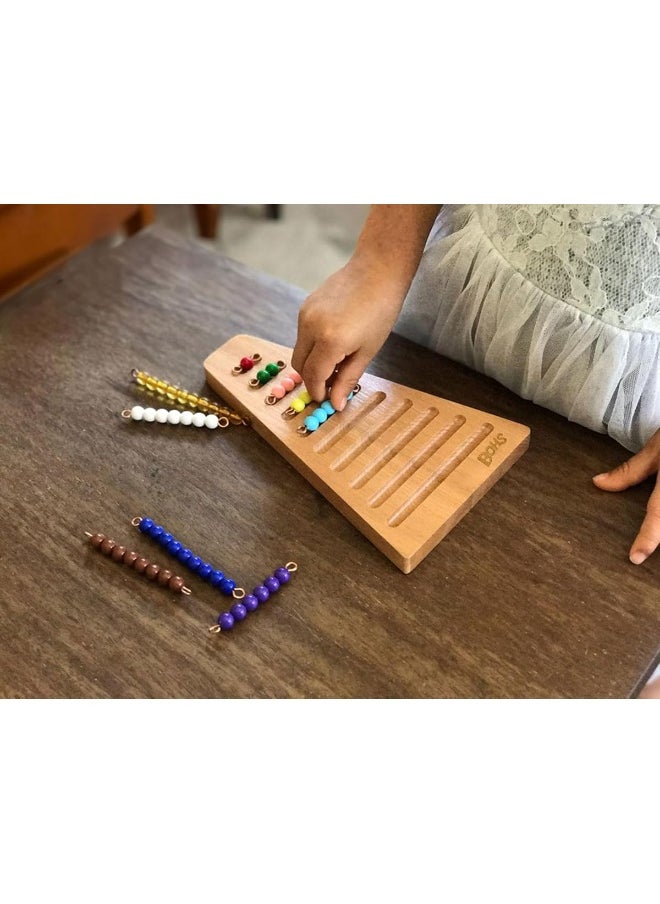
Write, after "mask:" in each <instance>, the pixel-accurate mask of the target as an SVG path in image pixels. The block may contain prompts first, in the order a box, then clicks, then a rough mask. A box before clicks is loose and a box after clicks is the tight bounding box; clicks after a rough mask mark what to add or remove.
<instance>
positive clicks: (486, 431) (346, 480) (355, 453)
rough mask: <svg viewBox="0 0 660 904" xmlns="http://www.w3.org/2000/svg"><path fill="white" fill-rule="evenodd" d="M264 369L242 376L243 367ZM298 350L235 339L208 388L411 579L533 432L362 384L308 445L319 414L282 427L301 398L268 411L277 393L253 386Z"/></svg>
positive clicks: (374, 380) (220, 353)
mask: <svg viewBox="0 0 660 904" xmlns="http://www.w3.org/2000/svg"><path fill="white" fill-rule="evenodd" d="M256 352H258V353H259V354H260V355H261V356H262V360H261V362H260V364H259V365H258V366H257V367H255V368H254V369H253V370H251V371H248V372H247V373H246V374H241V375H240V376H234V375H233V374H232V368H233V367H234V366H235V365H237V364H238V362H239V361H240V359H241V358H243V357H245V356H250V355H252V354H253V353H256ZM291 352H292V350H291V349H290V348H287V347H286V346H283V345H277V344H275V343H274V342H269V341H267V340H264V339H259V338H257V337H255V336H245V335H241V336H234V338H233V339H230V340H229V341H228V342H226V343H225V344H224V345H223V346H221V347H220V348H219V349H217V350H216V351H215V352H213V353H212V354H211V355H209V357H208V358H207V359H206V361H205V362H204V370H205V372H206V379H207V381H208V383H209V385H210V386H211V387H212V388H213V389H214V390H215V391H216V392H217V393H218V394H219V395H220V396H221V397H222V398H223V399H225V400H226V401H227V403H228V404H230V405H232V406H233V407H235V408H236V410H237V411H239V412H240V413H241V414H243V415H247V416H248V417H249V418H250V420H251V422H252V426H253V428H254V430H256V432H257V433H259V434H260V435H261V436H263V437H264V439H266V440H267V441H268V442H269V443H270V444H271V445H272V446H273V447H274V448H275V449H276V450H277V451H278V452H279V453H280V454H281V455H282V456H284V458H285V459H286V460H287V461H288V462H289V463H290V464H292V465H293V467H294V468H296V470H297V471H299V472H300V473H301V474H302V475H303V477H305V478H306V479H307V480H308V481H309V482H310V483H311V484H312V486H314V487H315V488H316V489H317V490H318V491H319V492H320V493H322V494H323V495H324V496H325V498H326V499H327V500H328V501H329V502H331V503H332V504H333V505H334V506H335V507H336V508H337V509H338V510H339V511H340V512H341V513H342V514H343V515H345V516H346V518H348V520H349V521H350V522H351V524H353V525H355V527H357V528H358V530H360V531H361V532H362V533H363V534H364V536H365V537H367V538H368V539H369V540H370V541H371V542H372V543H373V544H374V545H375V546H376V547H377V548H378V549H379V550H381V552H383V553H384V554H385V555H386V556H387V557H388V558H389V559H390V560H391V561H392V562H393V563H394V564H395V565H396V566H397V567H398V568H400V569H401V571H403V572H404V574H408V573H409V572H411V571H412V570H413V568H415V566H416V565H418V564H419V563H420V562H421V561H422V559H423V558H424V557H425V556H426V555H427V554H428V553H429V552H430V551H431V550H432V549H433V548H434V547H435V546H436V544H437V543H439V542H440V540H442V538H443V537H444V536H446V534H447V533H449V531H450V530H451V529H452V527H454V525H455V524H456V523H457V522H458V521H459V520H460V519H461V518H462V517H463V515H464V514H465V513H466V512H468V511H469V510H470V509H471V508H472V506H473V505H474V504H475V503H476V502H478V500H479V499H481V497H482V496H483V495H484V493H486V491H487V490H488V489H489V488H490V487H492V486H493V484H494V483H495V482H496V481H497V480H498V479H499V478H500V477H501V476H502V474H504V473H505V472H506V471H508V470H509V468H510V467H511V465H513V464H514V462H515V461H517V459H518V458H519V457H520V456H521V455H522V454H523V452H524V451H525V449H527V446H528V445H529V432H530V431H529V428H528V427H525V426H523V425H522V424H517V423H515V422H514V421H508V420H505V419H504V418H500V417H495V416H493V415H490V414H487V413H486V412H484V411H479V410H478V409H476V408H468V407H466V406H465V405H459V404H457V403H455V402H449V401H447V400H445V399H441V398H438V397H437V396H433V395H430V394H428V393H426V392H420V391H419V390H417V389H410V388H409V387H407V386H401V385H400V384H398V383H392V382H390V381H389V380H383V379H381V378H380V377H375V376H372V375H371V374H364V375H363V377H362V378H361V380H360V386H361V390H360V392H359V393H357V394H356V395H355V396H354V398H353V399H352V400H351V401H350V402H349V403H348V405H347V406H346V408H345V409H344V411H343V412H337V413H336V414H334V415H332V416H331V417H330V418H329V419H328V420H327V421H326V423H324V424H322V425H321V426H320V427H319V429H318V430H317V431H316V432H314V433H312V434H310V435H309V436H300V435H299V434H298V433H297V428H298V427H299V426H300V425H301V424H302V422H303V420H304V418H305V417H306V415H307V414H310V413H311V412H312V411H313V410H314V409H315V408H316V407H317V405H316V404H314V403H312V404H311V405H309V406H308V407H307V408H306V409H305V411H304V412H303V413H301V414H298V415H297V416H296V417H295V418H293V419H292V420H287V419H285V418H283V417H282V412H283V411H284V410H285V409H286V408H287V407H288V406H289V403H290V401H291V400H292V399H294V398H295V397H296V396H297V395H298V394H299V392H300V391H301V389H302V388H304V387H300V386H299V387H296V389H294V390H293V391H292V392H291V393H289V394H288V395H287V396H285V397H284V399H282V400H281V401H279V402H278V403H277V404H276V405H272V406H271V405H266V404H265V399H266V397H267V396H268V395H269V387H271V386H272V385H274V384H275V383H277V382H278V377H275V378H274V379H273V380H272V382H271V383H269V384H268V383H267V384H266V385H265V386H263V387H260V388H258V389H252V388H250V386H249V380H250V379H251V378H252V377H254V376H255V374H256V371H257V370H258V369H259V368H260V367H263V366H264V365H265V364H267V363H269V362H276V361H278V360H283V361H285V362H286V364H287V367H285V368H284V369H283V370H282V372H281V374H280V376H281V377H282V376H285V375H286V374H287V372H288V371H290V370H291V367H290V362H291Z"/></svg>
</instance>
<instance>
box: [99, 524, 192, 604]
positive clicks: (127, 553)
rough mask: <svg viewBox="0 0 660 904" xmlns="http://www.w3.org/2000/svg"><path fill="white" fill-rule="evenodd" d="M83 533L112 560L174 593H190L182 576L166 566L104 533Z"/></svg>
mask: <svg viewBox="0 0 660 904" xmlns="http://www.w3.org/2000/svg"><path fill="white" fill-rule="evenodd" d="M85 533H86V536H88V537H89V542H90V543H91V544H92V546H93V547H94V548H95V549H98V550H100V551H101V552H102V553H103V555H105V556H110V558H111V559H113V561H115V562H121V563H122V564H123V565H128V566H129V567H131V568H133V570H134V571H137V573H138V574H144V576H145V577H147V578H149V580H151V581H157V583H158V584H159V585H160V586H161V587H167V588H168V589H169V590H172V591H173V592H174V593H185V594H186V595H188V594H189V593H190V588H188V587H186V586H185V581H184V580H183V578H181V577H179V576H178V575H176V574H173V573H172V572H171V571H170V570H169V569H168V568H161V567H160V566H159V565H156V564H155V563H154V562H150V561H149V559H145V557H144V556H141V555H140V554H139V553H137V552H134V551H133V550H131V549H127V548H126V547H125V546H120V545H119V544H118V543H117V541H116V540H111V539H110V537H106V536H105V534H90V533H88V532H87V531H86V532H85Z"/></svg>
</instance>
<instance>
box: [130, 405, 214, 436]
mask: <svg viewBox="0 0 660 904" xmlns="http://www.w3.org/2000/svg"><path fill="white" fill-rule="evenodd" d="M121 416H122V417H123V418H124V420H127V421H131V420H132V421H146V422H147V423H153V422H154V421H155V422H157V423H159V424H183V425H184V426H190V424H192V425H193V427H208V428H209V430H215V429H216V428H217V427H221V428H223V429H224V428H225V427H228V426H229V420H228V419H227V418H226V417H220V418H219V417H218V415H217V414H204V412H203V411H179V410H178V409H176V408H170V409H168V408H143V407H142V406H141V405H134V406H133V407H132V408H125V409H124V410H123V411H122V413H121Z"/></svg>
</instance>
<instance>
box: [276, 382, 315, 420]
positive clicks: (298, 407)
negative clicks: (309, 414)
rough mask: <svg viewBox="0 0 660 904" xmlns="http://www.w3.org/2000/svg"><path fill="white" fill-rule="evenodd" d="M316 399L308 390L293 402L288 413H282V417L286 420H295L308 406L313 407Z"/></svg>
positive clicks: (287, 410) (304, 390)
mask: <svg viewBox="0 0 660 904" xmlns="http://www.w3.org/2000/svg"><path fill="white" fill-rule="evenodd" d="M313 401H314V399H313V398H312V397H311V395H310V394H309V393H308V392H307V390H306V389H303V391H302V392H301V393H300V394H299V395H297V396H296V398H295V399H294V400H293V401H292V402H291V404H290V405H289V407H288V408H287V409H286V411H283V412H282V417H284V418H287V419H289V418H293V417H295V416H296V415H297V414H300V412H301V411H304V410H305V408H306V407H307V406H308V405H311V404H312V402H313Z"/></svg>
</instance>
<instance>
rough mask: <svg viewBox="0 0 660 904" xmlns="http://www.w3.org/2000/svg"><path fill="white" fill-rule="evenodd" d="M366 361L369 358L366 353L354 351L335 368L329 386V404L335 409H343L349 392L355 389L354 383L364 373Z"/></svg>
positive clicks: (367, 361)
mask: <svg viewBox="0 0 660 904" xmlns="http://www.w3.org/2000/svg"><path fill="white" fill-rule="evenodd" d="M368 363H369V358H368V357H367V356H366V355H364V354H360V353H358V352H355V353H354V354H352V355H349V356H348V357H347V358H344V360H343V361H342V362H341V364H340V365H339V367H338V368H337V373H336V374H335V375H334V377H333V378H332V386H331V387H330V404H331V405H332V407H333V408H335V409H336V410H337V411H343V409H344V407H345V406H346V399H347V397H348V395H349V393H351V392H352V391H353V390H354V389H355V384H356V383H357V382H358V380H359V379H360V377H361V376H362V374H363V373H364V371H365V368H366V366H367V364H368Z"/></svg>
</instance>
